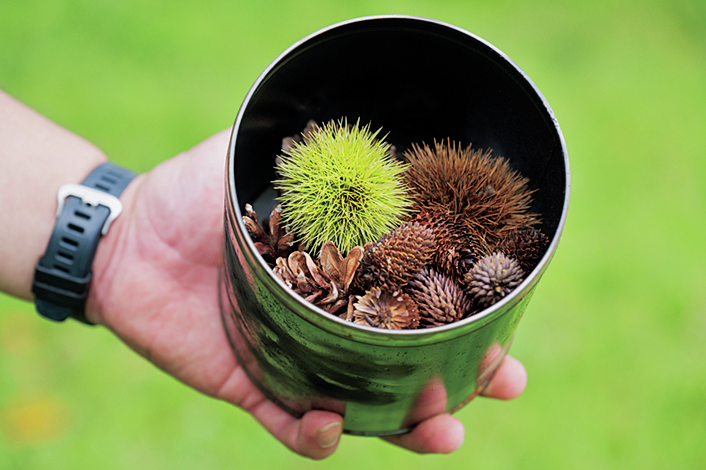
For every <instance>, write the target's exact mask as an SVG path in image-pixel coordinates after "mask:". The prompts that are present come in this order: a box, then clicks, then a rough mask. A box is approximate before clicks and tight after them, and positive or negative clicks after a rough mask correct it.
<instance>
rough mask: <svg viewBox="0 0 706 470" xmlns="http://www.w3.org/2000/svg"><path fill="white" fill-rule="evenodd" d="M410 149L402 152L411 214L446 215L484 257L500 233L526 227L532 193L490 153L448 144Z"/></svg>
mask: <svg viewBox="0 0 706 470" xmlns="http://www.w3.org/2000/svg"><path fill="white" fill-rule="evenodd" d="M434 144H435V146H434V148H433V149H432V148H430V147H429V146H427V145H426V144H424V145H422V146H419V145H413V146H412V149H411V150H408V151H406V152H405V154H404V155H405V157H406V159H407V161H408V163H409V167H408V168H407V170H406V172H405V181H406V183H407V185H408V186H409V187H410V190H411V191H412V194H413V198H414V205H413V210H415V209H416V210H421V209H426V210H430V211H433V210H435V209H440V210H446V211H448V212H449V213H450V214H451V215H452V216H453V217H454V218H455V219H457V220H459V221H460V222H462V223H463V224H464V225H466V226H467V227H468V229H469V231H470V233H472V234H473V235H474V237H475V238H476V239H477V241H478V243H479V244H480V245H481V246H482V247H483V248H484V250H483V251H486V250H487V249H488V248H489V247H492V246H494V245H495V244H497V242H498V241H499V239H500V238H501V237H502V233H503V232H508V231H513V230H517V229H519V228H524V227H530V226H532V225H533V224H534V223H536V214H531V213H529V209H530V205H531V203H532V192H531V191H530V190H529V188H528V182H529V180H528V179H527V178H524V177H522V175H520V174H519V173H518V172H516V171H514V170H512V169H511V168H510V165H509V163H508V161H507V160H505V159H504V158H502V157H494V156H492V155H491V150H485V151H484V150H471V146H470V145H469V146H468V147H467V148H465V149H463V148H461V147H460V144H458V146H457V144H456V143H455V142H451V141H448V142H447V143H444V142H435V143H434Z"/></svg>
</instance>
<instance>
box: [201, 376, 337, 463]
mask: <svg viewBox="0 0 706 470" xmlns="http://www.w3.org/2000/svg"><path fill="white" fill-rule="evenodd" d="M215 395H216V396H217V397H219V398H221V399H223V400H226V401H228V402H230V403H233V404H234V405H236V406H239V407H241V408H243V409H244V410H245V411H248V412H249V413H250V414H252V415H253V417H254V418H255V419H256V420H258V421H259V422H260V424H262V425H263V426H264V427H265V429H267V431H268V432H269V433H270V434H272V435H273V436H274V437H275V438H276V439H277V440H279V441H280V442H282V443H283V444H284V445H285V446H287V447H288V448H289V449H291V450H293V451H294V452H296V453H298V454H301V455H303V456H304V457H309V458H311V459H316V460H318V459H323V458H325V457H328V456H329V455H331V454H333V453H334V452H335V451H336V448H337V447H338V442H339V440H340V438H341V433H342V432H343V418H342V417H341V416H340V415H338V414H336V413H332V412H330V411H320V410H314V411H309V412H308V413H306V414H305V415H304V416H302V417H301V418H300V419H297V418H295V417H293V416H291V415H290V414H289V413H287V412H286V411H284V410H282V409H281V408H279V407H278V406H277V405H275V404H274V403H273V402H272V401H270V400H269V399H267V397H265V395H263V394H262V392H261V391H260V390H259V389H258V388H257V387H256V386H255V385H254V384H253V383H252V382H251V381H250V379H249V378H248V377H247V375H246V374H245V372H244V371H243V369H242V368H241V367H237V368H236V369H235V370H234V371H233V372H232V373H231V375H230V377H229V378H228V380H227V381H226V382H225V383H224V384H223V385H222V386H221V388H220V390H219V391H218V392H217V393H216V394H215Z"/></svg>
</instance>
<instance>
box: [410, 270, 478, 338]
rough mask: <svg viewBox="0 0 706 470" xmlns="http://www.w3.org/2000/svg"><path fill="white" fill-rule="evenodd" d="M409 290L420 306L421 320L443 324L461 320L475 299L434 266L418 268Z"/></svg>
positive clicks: (432, 323) (424, 323)
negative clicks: (432, 267)
mask: <svg viewBox="0 0 706 470" xmlns="http://www.w3.org/2000/svg"><path fill="white" fill-rule="evenodd" d="M407 293H408V294H409V296H410V297H411V298H412V300H414V302H415V303H416V304H417V308H418V309H419V324H420V326H423V327H432V326H441V325H446V324H448V323H453V322H455V321H458V320H461V319H463V318H465V317H466V316H468V315H469V314H470V313H471V308H472V302H471V300H470V298H469V297H468V296H467V295H466V294H465V293H464V292H463V290H462V289H461V288H460V287H459V286H458V285H457V284H456V283H455V282H454V281H453V280H452V279H451V278H449V277H447V276H444V275H443V274H439V273H438V272H436V271H434V270H433V269H428V268H425V269H423V270H421V271H420V272H418V273H417V274H416V276H414V279H412V281H410V283H409V285H408V286H407Z"/></svg>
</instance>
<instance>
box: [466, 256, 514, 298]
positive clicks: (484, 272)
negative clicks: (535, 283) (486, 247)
mask: <svg viewBox="0 0 706 470" xmlns="http://www.w3.org/2000/svg"><path fill="white" fill-rule="evenodd" d="M523 278H524V273H523V272H522V269H521V268H520V265H519V263H518V262H517V261H516V260H515V259H513V258H508V257H507V256H505V255H504V254H503V253H498V252H496V253H493V254H491V255H488V256H485V257H483V258H481V259H480V261H478V263H477V264H476V265H475V266H473V268H472V269H471V270H470V271H469V272H468V273H467V274H466V276H465V278H464V280H465V284H466V290H467V292H468V294H469V295H470V296H471V297H472V298H473V302H474V303H475V304H476V305H477V306H478V307H479V308H480V309H484V308H488V307H490V306H491V305H493V304H494V303H496V302H498V301H500V300H501V299H502V298H503V297H505V296H506V295H508V294H509V293H510V292H512V291H513V289H515V287H517V286H518V285H519V284H520V283H521V282H522V281H523Z"/></svg>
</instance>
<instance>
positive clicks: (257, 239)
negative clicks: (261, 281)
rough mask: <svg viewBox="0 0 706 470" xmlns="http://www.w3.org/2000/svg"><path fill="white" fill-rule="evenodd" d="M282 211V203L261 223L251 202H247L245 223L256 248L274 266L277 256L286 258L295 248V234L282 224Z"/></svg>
mask: <svg viewBox="0 0 706 470" xmlns="http://www.w3.org/2000/svg"><path fill="white" fill-rule="evenodd" d="M281 213H282V207H281V205H279V204H278V205H277V206H275V208H274V209H272V212H271V213H270V218H269V219H267V221H266V222H265V223H264V224H260V220H259V219H258V217H257V214H256V213H255V211H254V210H253V208H252V206H251V205H250V204H245V215H244V216H243V223H244V224H245V228H246V229H247V230H248V234H249V235H250V238H252V241H253V243H254V244H255V248H257V251H258V253H260V255H262V257H263V258H264V259H265V261H266V262H267V264H269V265H270V267H272V268H274V266H275V265H276V261H277V258H279V257H282V258H286V257H287V256H289V254H290V253H292V252H293V251H294V249H295V246H294V235H293V234H292V233H291V232H287V231H286V230H284V228H283V227H281V225H280V216H281Z"/></svg>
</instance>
